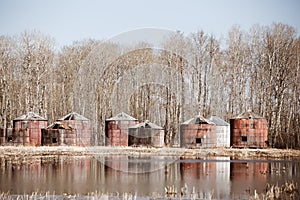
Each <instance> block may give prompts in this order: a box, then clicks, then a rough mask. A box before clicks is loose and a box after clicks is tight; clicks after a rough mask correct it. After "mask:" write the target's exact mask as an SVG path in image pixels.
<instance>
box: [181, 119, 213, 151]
mask: <svg viewBox="0 0 300 200" xmlns="http://www.w3.org/2000/svg"><path fill="white" fill-rule="evenodd" d="M215 129H216V125H215V124H182V125H181V126H180V137H181V145H180V146H181V147H187V148H212V147H216V145H217V137H216V130H215Z"/></svg>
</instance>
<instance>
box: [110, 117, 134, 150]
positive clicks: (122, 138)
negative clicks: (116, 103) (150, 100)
mask: <svg viewBox="0 0 300 200" xmlns="http://www.w3.org/2000/svg"><path fill="white" fill-rule="evenodd" d="M136 124H138V120H137V119H135V118H133V117H132V116H130V115H128V114H126V113H123V112H121V113H119V114H117V115H116V116H115V117H112V118H109V119H107V120H105V136H106V145H107V146H128V137H129V127H131V126H134V125H136Z"/></svg>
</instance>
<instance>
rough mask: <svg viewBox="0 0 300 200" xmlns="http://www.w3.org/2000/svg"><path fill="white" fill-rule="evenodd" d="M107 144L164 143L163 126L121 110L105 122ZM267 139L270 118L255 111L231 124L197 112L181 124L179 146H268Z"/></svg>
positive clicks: (235, 119)
mask: <svg viewBox="0 0 300 200" xmlns="http://www.w3.org/2000/svg"><path fill="white" fill-rule="evenodd" d="M105 126H106V128H105V136H106V145H108V146H138V145H146V146H154V147H162V146H164V130H163V128H162V127H159V126H157V125H155V124H153V123H151V122H149V121H145V122H142V123H138V120H137V119H135V118H133V117H132V116H130V115H128V114H126V113H119V114H118V115H116V116H115V117H112V118H109V119H107V120H106V123H105ZM267 140H268V125H267V120H266V119H264V118H263V117H260V116H259V115H257V114H254V113H253V112H252V111H250V110H247V111H246V112H244V113H242V114H240V115H238V116H237V117H235V118H232V119H230V124H229V123H227V122H226V121H224V120H222V119H221V118H219V117H217V116H211V117H210V118H208V119H206V118H204V117H203V116H196V117H194V118H191V119H189V120H187V121H185V122H184V123H182V124H181V125H180V147H185V148H214V147H230V146H232V147H253V148H265V147H267Z"/></svg>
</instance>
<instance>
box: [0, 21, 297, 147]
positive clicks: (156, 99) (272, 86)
mask: <svg viewBox="0 0 300 200" xmlns="http://www.w3.org/2000/svg"><path fill="white" fill-rule="evenodd" d="M150 47H151V45H149V44H147V43H140V44H138V45H136V46H135V47H124V46H120V45H118V44H114V43H112V42H107V41H106V42H104V41H94V40H86V41H81V42H74V43H73V44H72V45H70V46H65V47H63V48H62V49H60V50H59V51H57V50H55V47H54V40H53V39H51V38H50V37H48V36H45V35H43V34H42V33H39V32H24V33H22V34H20V35H18V36H13V37H9V36H0V127H8V126H10V123H11V120H13V119H14V118H15V117H17V116H19V115H22V114H24V113H26V112H28V111H34V112H36V113H38V114H40V115H42V116H45V117H47V119H48V120H49V121H50V122H53V121H54V120H56V119H57V118H58V117H61V116H63V115H65V114H67V113H69V112H72V111H75V112H78V113H80V114H83V115H84V116H86V117H88V118H90V119H92V121H93V124H94V130H95V133H96V134H95V138H94V139H95V142H96V143H98V144H101V143H102V141H103V128H104V121H105V119H107V118H109V117H111V116H112V115H115V114H117V113H118V112H121V111H124V112H127V113H128V114H130V115H132V116H134V117H136V118H138V119H139V120H141V121H144V120H147V119H148V120H150V121H152V122H155V123H157V124H158V125H160V126H163V127H164V129H165V131H166V135H165V139H166V140H165V141H166V142H167V143H168V144H172V143H173V141H175V142H176V141H177V140H176V139H178V131H179V129H178V128H179V124H180V123H182V122H183V121H185V120H187V119H189V118H191V117H193V116H194V115H196V114H199V113H200V114H201V115H204V116H209V115H218V116H220V117H222V118H224V119H226V120H228V119H229V118H231V117H234V116H236V115H237V114H239V113H241V112H243V111H245V110H246V109H252V110H253V111H254V112H256V113H259V114H261V115H262V116H264V117H266V118H267V119H268V120H269V143H270V145H271V146H272V147H281V148H299V147H300V88H299V87H300V38H299V37H298V36H297V33H296V30H295V29H294V28H293V27H291V26H289V25H285V24H273V25H270V26H259V25H255V26H253V27H252V28H251V29H250V30H249V31H247V32H245V31H242V30H241V29H240V28H239V27H238V26H234V27H232V29H231V30H230V31H229V33H228V35H227V36H226V37H225V38H219V39H217V38H215V37H214V36H213V35H209V34H206V33H204V32H203V31H198V32H195V33H192V34H190V35H188V36H184V35H183V34H182V33H180V32H177V33H174V34H173V35H170V37H169V38H166V39H165V41H164V42H163V44H162V48H152V47H151V48H150ZM174 139H175V140H174Z"/></svg>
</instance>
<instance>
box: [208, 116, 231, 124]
mask: <svg viewBox="0 0 300 200" xmlns="http://www.w3.org/2000/svg"><path fill="white" fill-rule="evenodd" d="M208 120H209V121H211V122H213V123H215V124H216V125H217V126H229V125H230V124H229V123H227V122H226V121H224V120H223V119H221V118H220V117H217V116H211V117H209V118H208Z"/></svg>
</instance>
